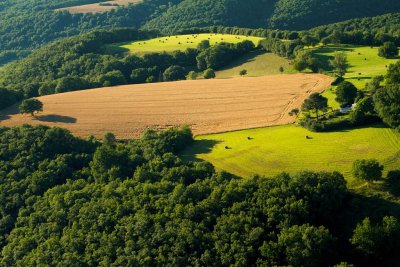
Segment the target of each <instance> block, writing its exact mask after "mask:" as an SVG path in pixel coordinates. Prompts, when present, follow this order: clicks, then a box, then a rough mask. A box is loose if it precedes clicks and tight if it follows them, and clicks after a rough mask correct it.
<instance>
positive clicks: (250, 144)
mask: <svg viewBox="0 0 400 267" xmlns="http://www.w3.org/2000/svg"><path fill="white" fill-rule="evenodd" d="M307 135H308V136H310V137H311V138H312V139H310V140H308V139H306V138H305V136H307ZM248 137H250V139H251V140H248ZM226 146H228V147H229V149H226V148H225V147H226ZM183 156H184V157H185V158H187V159H193V158H197V159H202V160H207V161H209V162H211V163H212V164H214V165H215V166H216V167H217V168H218V169H221V170H226V171H228V172H231V173H234V174H236V175H240V176H243V177H246V176H250V175H252V174H264V175H273V174H277V173H280V172H282V171H286V172H289V173H295V172H298V171H301V170H314V171H339V172H341V173H343V174H344V175H345V177H346V178H347V180H348V181H349V182H350V184H354V183H355V181H354V179H353V177H352V175H351V167H352V164H353V162H354V161H355V160H357V159H368V158H376V159H378V160H379V161H380V162H381V163H382V164H384V165H385V170H386V171H388V170H393V169H398V166H400V134H399V133H397V132H395V131H394V130H392V129H389V128H386V127H385V126H383V125H374V126H371V127H365V128H358V129H353V130H346V131H340V132H331V133H312V132H310V131H308V130H306V129H304V128H302V127H299V126H295V125H285V126H275V127H267V128H259V129H250V130H244V131H236V132H228V133H222V134H213V135H202V136H197V137H196V142H195V144H194V145H193V146H192V147H190V148H189V149H188V150H187V151H185V152H184V153H183Z"/></svg>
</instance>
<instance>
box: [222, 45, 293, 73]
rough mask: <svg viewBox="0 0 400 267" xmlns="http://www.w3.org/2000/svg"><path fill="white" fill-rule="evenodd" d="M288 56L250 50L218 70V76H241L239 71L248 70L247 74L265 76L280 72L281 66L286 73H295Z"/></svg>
mask: <svg viewBox="0 0 400 267" xmlns="http://www.w3.org/2000/svg"><path fill="white" fill-rule="evenodd" d="M289 63H290V61H289V60H288V59H286V58H282V57H279V56H277V55H275V54H273V53H265V52H263V51H259V50H258V51H254V52H250V53H248V54H247V55H244V56H243V57H242V58H240V59H238V60H236V61H234V62H233V63H231V64H229V65H228V66H226V67H224V68H223V69H221V70H219V71H217V72H216V75H217V78H230V77H236V76H240V75H239V72H240V71H241V70H243V69H245V70H247V76H263V75H275V74H279V73H280V72H279V67H283V68H284V73H295V71H294V69H293V66H292V65H290V64H289Z"/></svg>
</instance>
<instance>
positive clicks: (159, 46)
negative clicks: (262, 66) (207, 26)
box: [106, 33, 263, 54]
mask: <svg viewBox="0 0 400 267" xmlns="http://www.w3.org/2000/svg"><path fill="white" fill-rule="evenodd" d="M262 39H263V38H260V37H253V36H243V35H231V34H215V33H204V34H186V35H172V36H164V37H160V38H154V39H150V40H143V41H137V42H131V43H123V44H113V45H108V46H107V47H106V49H107V50H109V51H110V50H111V51H112V50H115V51H118V50H120V51H121V50H125V51H126V52H128V51H129V52H131V53H138V54H145V53H151V52H162V51H166V52H168V51H175V50H186V49H187V48H196V47H197V46H198V44H199V43H200V42H201V41H203V40H209V41H210V44H211V45H215V44H218V43H221V42H227V43H239V42H242V41H244V40H250V41H252V42H253V43H254V44H255V45H256V46H257V45H258V42H259V41H260V40H262Z"/></svg>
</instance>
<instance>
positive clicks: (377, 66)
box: [315, 45, 398, 89]
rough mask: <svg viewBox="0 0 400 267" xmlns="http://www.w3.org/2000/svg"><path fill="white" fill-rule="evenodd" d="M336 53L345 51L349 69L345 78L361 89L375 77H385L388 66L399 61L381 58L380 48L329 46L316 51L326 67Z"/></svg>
mask: <svg viewBox="0 0 400 267" xmlns="http://www.w3.org/2000/svg"><path fill="white" fill-rule="evenodd" d="M335 51H343V52H345V53H346V54H347V59H348V61H349V69H348V72H347V74H346V75H345V77H344V78H345V79H346V80H348V81H349V82H352V83H353V84H354V85H355V86H357V88H359V89H362V88H364V86H365V83H366V82H368V81H370V80H371V79H372V78H373V77H375V76H378V75H385V74H386V72H387V68H386V66H389V65H390V64H392V63H395V62H396V61H397V60H398V59H385V58H382V57H379V56H378V47H373V48H371V47H369V46H351V45H328V46H325V47H321V48H317V49H316V50H315V52H316V53H317V54H318V55H320V56H321V58H322V59H323V61H324V63H325V65H326V66H327V65H328V59H329V57H333V55H334V53H335ZM365 59H366V60H365Z"/></svg>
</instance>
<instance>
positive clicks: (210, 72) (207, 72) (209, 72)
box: [203, 69, 215, 79]
mask: <svg viewBox="0 0 400 267" xmlns="http://www.w3.org/2000/svg"><path fill="white" fill-rule="evenodd" d="M203 77H204V79H213V78H215V71H214V70H213V69H206V70H205V71H204V73H203Z"/></svg>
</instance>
